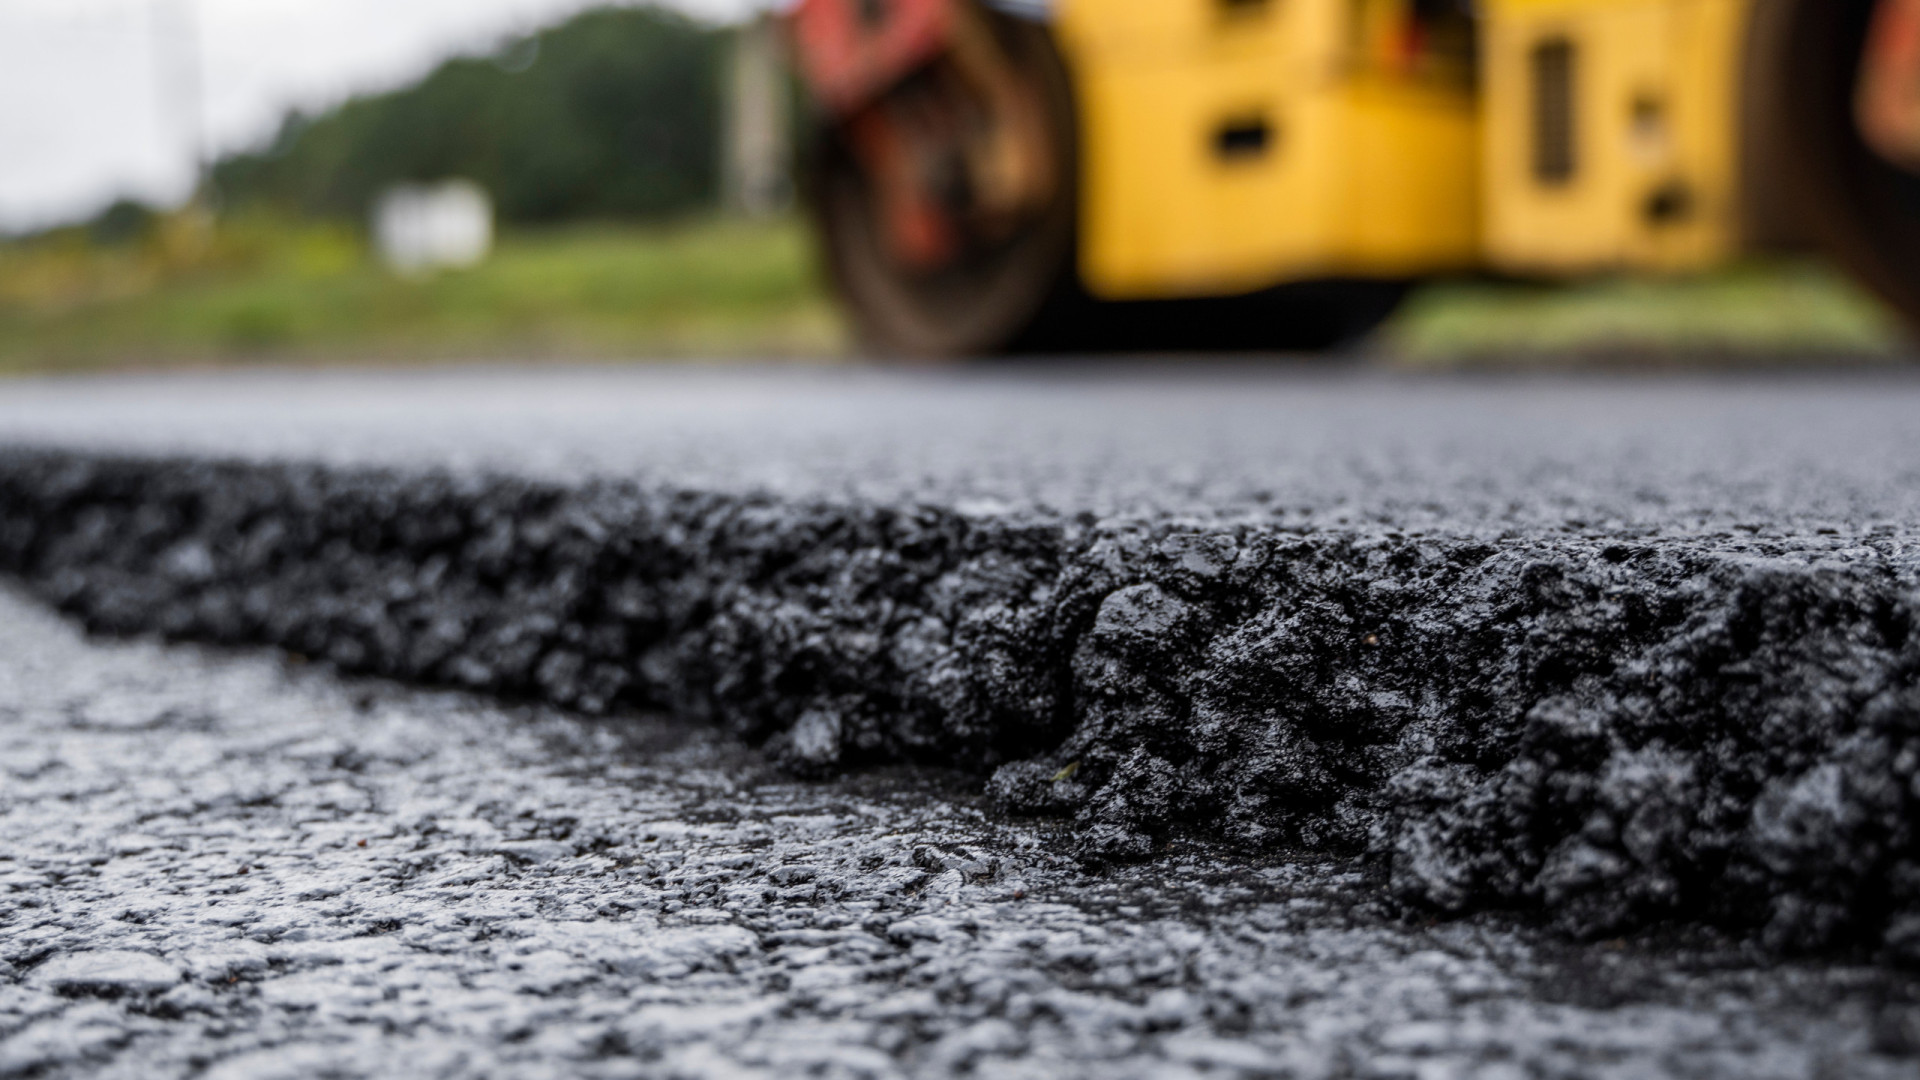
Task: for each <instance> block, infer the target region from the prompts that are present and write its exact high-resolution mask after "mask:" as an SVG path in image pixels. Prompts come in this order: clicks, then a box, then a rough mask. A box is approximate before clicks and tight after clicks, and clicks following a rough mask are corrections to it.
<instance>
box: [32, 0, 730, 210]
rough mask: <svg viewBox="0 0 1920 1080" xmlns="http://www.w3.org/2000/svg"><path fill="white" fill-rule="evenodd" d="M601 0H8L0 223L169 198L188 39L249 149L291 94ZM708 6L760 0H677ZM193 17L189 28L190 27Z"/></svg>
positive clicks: (181, 171) (403, 69)
mask: <svg viewBox="0 0 1920 1080" xmlns="http://www.w3.org/2000/svg"><path fill="white" fill-rule="evenodd" d="M603 2H604V0H0V231H17V230H21V229H26V228H32V227H35V226H39V225H45V224H51V223H54V222H59V221H64V220H69V219H72V218H75V217H78V216H81V215H84V214H87V213H89V212H91V211H92V210H94V209H96V208H98V207H100V206H102V205H104V204H105V203H106V202H108V201H109V200H111V199H112V198H113V197H115V196H117V195H120V194H132V195H137V196H141V197H144V198H148V199H152V200H157V201H160V202H169V201H173V200H177V199H178V198H180V197H181V196H182V195H183V194H184V193H185V191H186V189H187V187H188V182H189V177H190V175H191V166H190V161H191V155H190V153H189V152H188V149H187V146H188V144H189V142H190V135H189V132H190V130H191V122H190V121H189V120H187V119H186V117H187V116H188V115H189V114H188V113H187V112H186V110H185V109H184V108H183V105H184V102H185V96H184V95H185V92H186V91H185V87H186V80H184V79H182V78H180V77H179V73H180V72H181V71H183V70H190V69H187V68H185V67H184V66H182V65H180V64H178V63H177V62H174V63H169V62H167V61H165V60H163V59H161V58H162V57H175V58H177V57H179V56H180V55H182V53H181V48H180V46H181V45H182V44H183V43H184V42H185V41H187V40H192V41H194V42H195V43H196V45H197V48H198V52H199V55H200V57H201V58H202V63H201V64H200V68H201V71H202V79H203V82H202V86H201V92H200V95H199V97H200V100H201V101H202V103H203V114H204V116H205V118H206V127H207V139H208V141H210V142H211V143H212V144H213V145H214V146H215V147H218V148H222V149H231V148H235V147H239V146H245V145H252V144H254V143H257V142H258V141H260V140H261V139H263V138H265V137H266V136H267V135H268V134H270V133H271V132H272V131H273V129H274V128H275V126H276V125H277V124H278V121H279V119H280V117H281V115H282V114H284V113H285V112H286V110H287V108H288V107H289V106H293V105H302V106H307V107H314V106H321V105H327V104H331V103H333V102H335V101H338V100H340V99H342V98H344V97H346V96H348V95H350V94H353V93H356V92H360V91H365V90H377V89H384V88H387V87H391V86H395V85H398V84H401V83H404V82H406V81H408V80H410V79H412V78H415V77H417V76H419V75H421V74H423V73H425V72H426V71H427V70H428V69H430V68H431V67H432V66H433V65H434V64H435V63H437V62H438V61H439V60H441V59H443V58H445V57H447V56H451V55H453V54H456V53H461V52H470V51H475V50H480V49H485V48H487V47H489V46H490V45H492V44H493V43H495V42H497V41H499V40H500V39H501V38H502V37H504V36H506V35H509V34H512V33H515V32H519V31H525V30H529V29H534V28H537V27H540V26H544V25H548V24H551V23H553V22H556V21H558V20H560V19H562V18H565V17H566V16H567V15H568V14H571V13H572V12H575V11H578V10H580V9H582V8H587V7H595V6H600V4H601V3H603ZM674 6H677V7H680V8H682V9H684V10H688V11H691V12H694V13H695V14H699V15H702V16H705V17H709V18H715V19H719V18H729V17H737V16H738V15H740V14H741V13H743V12H745V11H748V10H751V9H753V8H755V7H760V6H765V4H764V3H763V2H762V0H674ZM193 24H197V27H196V28H195V29H194V31H193V32H192V33H191V37H190V38H189V37H188V36H187V35H186V33H185V31H186V30H187V28H188V27H189V26H191V25H193Z"/></svg>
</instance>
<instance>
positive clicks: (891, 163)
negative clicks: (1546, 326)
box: [786, 0, 1920, 357]
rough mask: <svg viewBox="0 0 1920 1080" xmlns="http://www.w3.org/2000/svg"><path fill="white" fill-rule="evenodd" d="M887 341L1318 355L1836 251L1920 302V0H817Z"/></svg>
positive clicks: (829, 192) (867, 297)
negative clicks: (1517, 296) (1433, 309)
mask: <svg viewBox="0 0 1920 1080" xmlns="http://www.w3.org/2000/svg"><path fill="white" fill-rule="evenodd" d="M786 26H787V30H788V35H789V40H790V42H791V45H792V48H793V52H794V57H795V61H796V67H797V69H798V71H799V73H800V76H801V79H802V81H803V83H804V84H805V85H806V87H807V89H808V91H809V93H810V97H811V99H812V102H813V106H814V107H813V109H812V114H813V119H812V121H811V122H810V123H811V126H812V128H813V129H814V133H813V137H812V139H811V142H810V145H809V147H808V150H807V152H806V155H805V156H806V161H805V164H804V167H803V172H804V179H803V190H804V192H805V196H806V199H807V203H808V205H809V207H810V212H811V214H812V217H813V219H814V221H815V222H816V224H817V227H818V229H819V232H820V238H821V246H822V250H823V252H824V254H825V257H826V260H827V263H828V267H829V270H830V274H831V278H832V281H833V285H834V288H835V289H836V291H837V293H838V295H839V297H840V299H841V301H842V303H843V304H844V306H845V308H846V310H847V312H848V314H849V316H850V318H851V321H852V323H853V325H854V327H855V328H856V330H857V332H858V334H859V335H860V337H861V339H862V340H863V342H864V343H865V344H866V346H867V347H869V348H871V349H873V350H875V351H878V352H880V353H883V354H889V355H897V356H925V357H950V356H967V355H988V354H996V353H1006V352H1018V351H1031V350H1048V351H1053V350H1058V351H1072V350H1083V349H1116V348H1117V349H1164V348H1174V349H1180V348H1195V349H1198V348H1210V347H1228V348H1249V349H1298V350H1314V349H1324V348H1329V347H1333V346H1337V345H1340V344H1341V343H1344V342H1348V341H1351V340H1354V339H1356V338H1358V337H1359V336H1361V335H1364V334H1365V333H1366V332H1367V331H1368V330H1369V329H1371V328H1372V327H1374V326H1375V325H1377V324H1378V323H1379V322H1380V321H1381V320H1383V319H1385V318H1386V317H1387V316H1388V315H1389V314H1390V313H1391V312H1392V311H1393V309H1394V307H1395V305H1396V304H1397V303H1398V301H1399V300H1400V298H1401V297H1402V296H1403V295H1404V294H1405V293H1406V291H1407V290H1408V289H1409V287H1410V286H1412V285H1413V284H1415V283H1418V282H1419V281H1421V280H1422V279H1426V278H1430V277H1434V276H1439V275H1462V274H1487V275H1500V276H1507V277H1518V278H1526V279H1532V280H1555V279H1562V280H1571V279H1577V278H1580V277H1583V276H1592V275H1599V274H1612V273H1623V272H1652V273H1688V272H1695V271H1701V270H1706V269H1710V268H1712V267H1713V266H1715V265H1717V264H1721V263H1725V262H1727V261H1729V260H1732V259H1737V258H1741V257H1744V256H1748V255H1753V254H1765V253H1772V252H1786V251H1816V252H1820V253H1823V254H1825V255H1826V256H1828V257H1830V258H1831V259H1833V260H1834V261H1835V262H1836V263H1837V264H1838V265H1840V266H1841V267H1843V268H1844V269H1845V270H1846V271H1847V272H1848V273H1850V274H1852V275H1853V276H1854V277H1856V278H1857V279H1858V280H1859V281H1861V282H1862V283H1863V284H1865V285H1866V286H1868V287H1869V288H1871V289H1872V290H1873V291H1875V292H1877V293H1878V294H1879V295H1880V296H1881V297H1883V298H1884V299H1885V300H1887V301H1888V302H1889V303H1890V304H1891V305H1892V306H1893V308H1894V309H1895V310H1897V311H1899V312H1900V313H1901V314H1902V315H1904V316H1905V317H1906V318H1907V319H1908V320H1909V322H1911V323H1916V324H1920V0H800V2H799V3H798V4H796V5H795V6H794V7H792V8H791V10H789V11H788V12H787V14H786Z"/></svg>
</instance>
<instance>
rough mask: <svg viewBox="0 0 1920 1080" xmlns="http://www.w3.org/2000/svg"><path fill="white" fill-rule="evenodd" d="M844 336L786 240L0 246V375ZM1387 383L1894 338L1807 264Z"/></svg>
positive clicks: (1817, 356)
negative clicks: (402, 249) (403, 247)
mask: <svg viewBox="0 0 1920 1080" xmlns="http://www.w3.org/2000/svg"><path fill="white" fill-rule="evenodd" d="M846 342H847V333H846V331H845V329H844V327H843V325H842V323H841V320H840V319H839V317H838V316H837V314H836V313H835V311H834V309H833V306H832V304H831V302H830V301H829V299H828V297H827V295H826V290H825V287H824V285H823V283H822V282H821V281H820V280H819V277H818V274H817V271H816V264H815V259H814V256H813V252H812V251H811V249H810V246H809V241H808V238H807V232H806V230H805V229H804V228H802V227H801V226H800V225H799V224H798V223H797V222H794V221H791V220H788V221H777V222H772V223H761V224H749V223H743V222H736V221H722V220H704V221H693V222H685V223H681V224H678V225H670V226H665V225H663V226H653V227H643V226H636V225H580V226H572V227H567V228H562V229H553V230H548V231H524V230H523V231H513V232H508V233H507V234H505V235H504V236H503V238H502V240H501V242H500V244H499V246H498V248H497V249H496V251H495V253H494V255H493V257H492V258H490V259H489V260H488V261H487V262H486V263H485V264H483V265H481V266H479V267H476V268H474V269H472V270H465V271H455V272H446V273H441V274H437V275H434V276H431V277H426V278H420V279H410V278H404V277H400V276H396V275H395V274H393V273H391V272H389V271H387V270H386V269H384V268H382V267H381V266H380V265H379V264H378V263H377V261H376V260H374V259H373V258H372V257H371V256H370V254H369V253H368V252H367V250H366V247H365V243H364V241H363V240H362V239H361V237H360V236H359V234H358V233H357V232H356V231H354V230H351V229H347V228H343V227H336V226H325V225H312V224H297V223H289V222H286V221H279V220H267V219H248V218H242V219H240V220H236V221H226V222H222V223H221V224H220V225H219V226H218V227H209V226H205V225H196V223H195V222H194V220H193V219H191V218H188V217H185V216H182V215H176V216H173V217H170V218H167V219H165V220H163V221H162V222H161V223H160V225H159V226H158V227H157V228H156V229H155V230H154V232H153V234H152V235H150V236H148V237H147V238H146V239H145V240H143V241H142V242H140V243H138V244H134V245H130V246H121V247H102V246H98V245H95V244H93V243H91V242H90V241H89V240H88V238H87V236H86V234H85V233H84V232H83V231H82V230H78V229H73V230H63V231H61V232H58V233H54V234H50V235H47V236H43V237H40V238H37V239H34V240H30V241H16V242H13V243H0V371H51V370H85V369H94V368H106V367H142V366H147V367H158V366H178V365H195V364H221V363H242V362H252V361H261V360H265V361H282V362H306V363H332V362H354V363H405V362H415V361H422V360H426V361H431V360H491V359H508V360H538V359H543V358H568V359H581V358H652V357H672V356H744V357H774V356H827V355H836V354H838V353H840V352H842V351H844V349H845V348H846ZM1373 351H1374V353H1375V354H1376V355H1378V356H1380V357H1382V358H1384V360H1385V361H1386V362H1387V363H1389V364H1393V365H1398V366H1407V367H1422V368H1447V367H1469V366H1489V365H1497V366H1505V367H1513V366H1565V365H1569V364H1573V365H1578V364H1583V363H1589V364H1590V363H1596V362H1598V363H1622V362H1626V363H1651V364H1661V365H1690V366H1700V365H1703V364H1720V365H1726V364H1756V363H1771V362H1779V361H1789V362H1795V363H1804V362H1807V361H1810V360H1811V361H1835V360H1842V361H1863V360H1864V361H1880V360H1886V359H1890V358H1894V357H1903V356H1906V355H1908V354H1909V352H1910V346H1909V345H1908V343H1907V341H1906V339H1905V338H1904V336H1903V335H1902V333H1901V331H1900V328H1899V326H1898V324H1897V322H1896V320H1895V319H1894V318H1893V317H1892V316H1891V315H1890V314H1889V313H1888V312H1887V311H1886V310H1885V309H1884V308H1882V307H1881V306H1880V305H1879V304H1878V303H1877V302H1876V301H1874V300H1873V299H1871V298H1869V297H1867V296H1866V295H1864V294H1863V293H1861V292H1860V291H1859V290H1858V289H1856V288H1855V287H1853V286H1852V285H1850V284H1849V283H1848V282H1846V281H1845V280H1844V279H1843V278H1841V277H1840V276H1839V275H1838V274H1836V273H1834V272H1832V271H1830V270H1827V269H1825V268H1823V267H1821V266H1819V265H1818V264H1813V263H1798V262H1783V263H1767V264H1750V265H1742V266H1737V267H1733V268H1730V269H1727V270H1724V271H1720V272H1717V273H1713V274H1708V275H1703V276H1699V277H1691V278H1671V279H1658V278H1617V279H1606V280H1599V281H1592V282H1587V283H1582V284H1576V285H1570V286H1564V287H1551V286H1545V285H1517V284H1500V283H1487V282H1452V283H1440V284H1435V285H1431V286H1428V287H1427V288H1424V289H1422V290H1420V291H1419V292H1418V293H1416V294H1415V296H1414V297H1413V298H1412V299H1411V300H1410V301H1409V303H1408V304H1407V306H1406V307H1405V308H1404V309H1403V310H1402V311H1401V313H1400V314H1399V315H1398V316H1396V317H1395V318H1394V319H1393V321H1392V322H1390V323H1389V324H1388V325H1387V326H1386V327H1385V328H1384V329H1383V331H1382V332H1381V334H1380V336H1379V337H1378V338H1377V339H1376V341H1375V342H1374V349H1373Z"/></svg>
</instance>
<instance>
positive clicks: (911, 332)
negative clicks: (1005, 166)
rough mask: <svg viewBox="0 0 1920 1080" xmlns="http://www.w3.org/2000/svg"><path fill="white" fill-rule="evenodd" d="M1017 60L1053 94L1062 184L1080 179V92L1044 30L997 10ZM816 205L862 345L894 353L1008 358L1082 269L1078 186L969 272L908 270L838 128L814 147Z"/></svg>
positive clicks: (981, 256) (1063, 189)
mask: <svg viewBox="0 0 1920 1080" xmlns="http://www.w3.org/2000/svg"><path fill="white" fill-rule="evenodd" d="M986 17H987V18H988V19H990V20H991V21H992V24H993V26H994V29H995V31H996V32H997V33H998V34H999V35H1000V39H1001V42H1002V44H1003V46H1004V47H1005V48H1006V49H1007V51H1008V53H1009V55H1010V56H1011V57H1012V58H1013V59H1014V61H1015V62H1016V63H1018V64H1020V65H1022V67H1023V68H1024V69H1025V70H1027V71H1029V72H1032V73H1034V74H1036V75H1037V77H1038V79H1039V83H1040V86H1041V87H1042V89H1043V91H1044V92H1045V93H1046V95H1047V99H1048V100H1047V106H1048V115H1049V119H1050V120H1051V122H1052V125H1053V127H1054V129H1055V131H1057V132H1058V133H1059V137H1058V138H1056V139H1055V140H1053V142H1054V144H1055V148H1056V151H1057V154H1058V156H1057V158H1056V161H1055V167H1056V169H1057V170H1058V172H1057V173H1056V175H1057V176H1060V177H1071V176H1073V175H1074V169H1075V161H1074V157H1073V148H1074V145H1075V143H1076V141H1077V138H1076V136H1075V133H1074V129H1073V99H1072V91H1071V88H1070V86H1069V83H1068V81H1067V74H1066V70H1065V68H1064V67H1063V66H1062V65H1061V62H1060V55H1059V53H1058V51H1056V50H1055V48H1054V46H1053V42H1052V38H1051V36H1050V35H1049V34H1048V33H1047V31H1046V29H1045V27H1043V26H1041V25H1039V24H1037V23H1032V22H1028V21H1025V20H1022V19H1016V18H1012V17H1009V16H1006V15H1001V14H998V13H993V12H988V13H987V16H986ZM815 143H816V145H815V149H814V152H813V155H812V162H811V166H810V171H811V172H812V174H813V175H812V177H811V182H810V183H809V184H808V185H807V187H808V196H809V198H808V201H809V203H810V205H811V209H812V212H813V217H814V221H815V224H816V227H817V229H818V231H819V234H820V241H821V247H822V248H823V250H824V251H825V253H826V258H827V269H828V272H829V275H830V277H831V278H832V282H833V285H834V288H835V291H836V292H837V293H838V294H839V296H840V299H841V302H842V304H843V306H844V307H845V308H846V310H847V312H848V314H849V316H850V317H851V318H852V321H853V325H854V330H855V332H856V333H857V334H858V336H859V339H860V343H861V344H862V345H863V346H865V347H866V348H867V349H868V350H870V351H873V352H877V353H879V354H882V355H889V356H909V357H926V358H942V357H957V356H975V355H983V354H988V353H996V352H1001V351H1004V350H1006V349H1008V348H1010V347H1012V346H1014V345H1015V344H1016V343H1017V342H1019V341H1020V340H1021V339H1022V338H1023V337H1024V336H1025V335H1026V334H1027V333H1028V331H1029V330H1030V329H1031V328H1032V327H1033V326H1034V325H1035V324H1036V323H1037V322H1039V321H1040V320H1041V317H1042V312H1043V309H1044V308H1045V307H1046V305H1047V304H1048V302H1049V301H1050V300H1051V299H1053V298H1054V297H1056V296H1057V295H1059V294H1060V293H1061V291H1062V281H1063V278H1065V277H1066V276H1068V275H1070V274H1071V272H1072V265H1073V231H1074V230H1073V225H1074V221H1073V217H1074V203H1073V197H1072V193H1071V190H1070V189H1071V187H1072V185H1071V184H1070V183H1064V182H1063V183H1061V184H1059V185H1057V188H1058V191H1059V194H1058V196H1057V197H1056V198H1055V199H1054V200H1053V203H1052V204H1051V205H1050V206H1048V207H1047V208H1046V209H1045V210H1044V211H1042V212H1041V213H1040V214H1039V215H1037V217H1036V218H1035V220H1034V221H1033V222H1032V223H1031V224H1029V225H1028V226H1027V227H1026V228H1025V229H1023V230H1021V231H1020V232H1019V233H1018V234H1017V235H1015V236H1013V237H1012V238H1010V239H1009V240H1008V241H1006V242H1005V243H1003V244H1001V245H999V246H998V247H996V248H994V249H992V250H990V251H986V252H980V253H975V254H974V255H972V256H970V257H968V258H967V259H966V260H965V261H964V262H962V263H961V264H960V265H957V266H954V267H951V268H948V269H946V270H942V271H940V272H938V273H934V274H928V275H924V276H916V275H910V274H906V273H902V272H901V271H899V270H898V269H897V268H896V267H895V265H894V263H893V261H892V259H891V258H890V257H889V256H888V254H887V252H886V251H885V250H884V248H883V244H882V239H881V236H880V233H879V230H878V227H877V223H876V222H875V219H874V215H873V213H872V212H871V201H872V200H871V198H870V197H869V194H868V185H867V181H866V179H865V177H864V176H863V175H862V173H861V170H860V169H859V167H858V166H857V165H856V163H855V161H854V157H853V154H852V152H851V150H850V149H848V147H847V146H846V145H845V144H844V143H843V142H842V141H841V140H840V139H839V138H838V137H837V136H836V134H835V133H834V132H833V131H832V130H831V129H829V128H825V127H823V128H821V129H819V132H818V137H817V138H816V140H815Z"/></svg>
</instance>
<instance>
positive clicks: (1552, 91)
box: [1532, 38, 1579, 186]
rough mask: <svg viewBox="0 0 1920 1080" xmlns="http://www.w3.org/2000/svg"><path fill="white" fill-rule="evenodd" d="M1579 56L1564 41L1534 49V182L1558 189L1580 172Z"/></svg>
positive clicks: (1554, 39) (1536, 46) (1571, 46)
mask: <svg viewBox="0 0 1920 1080" xmlns="http://www.w3.org/2000/svg"><path fill="white" fill-rule="evenodd" d="M1578 61H1579V54H1578V53H1577V52H1576V50H1575V49H1574V45H1573V42H1571V41H1568V40H1567V39H1566V38H1550V39H1548V40H1546V41H1542V42H1540V43H1539V44H1538V45H1535V46H1534V47H1533V58H1532V69H1533V178H1534V179H1535V180H1537V181H1539V182H1540V183H1542V184H1547V185H1552V186H1559V185H1562V184H1567V183H1570V182H1572V180H1573V176H1574V173H1575V172H1576V171H1577V170H1578V168H1579V161H1578V160H1577V158H1576V155H1575V151H1574V146H1575V134H1576V132H1575V130H1574V126H1575V119H1576V117H1575V111H1574V76H1575V70H1574V69H1575V67H1576V65H1577V64H1578Z"/></svg>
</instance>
